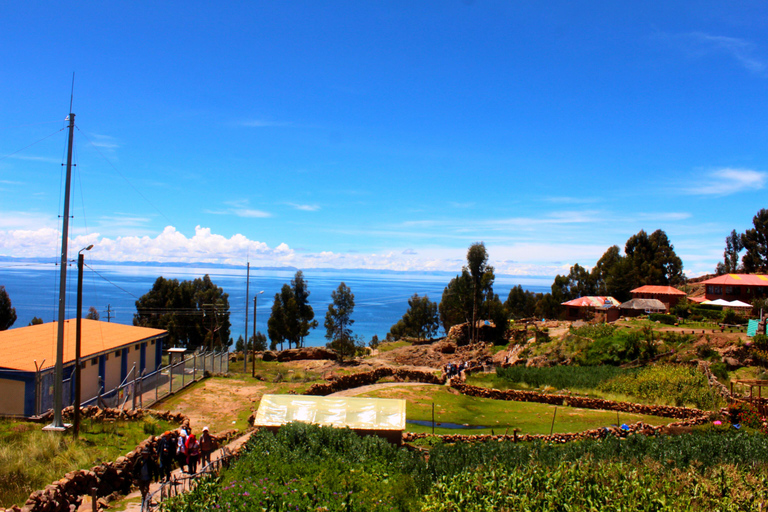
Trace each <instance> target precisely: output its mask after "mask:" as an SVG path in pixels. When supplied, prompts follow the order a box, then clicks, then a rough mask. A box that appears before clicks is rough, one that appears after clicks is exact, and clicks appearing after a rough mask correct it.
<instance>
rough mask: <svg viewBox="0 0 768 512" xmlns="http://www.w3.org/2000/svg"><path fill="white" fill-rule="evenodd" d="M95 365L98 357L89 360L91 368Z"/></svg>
mask: <svg viewBox="0 0 768 512" xmlns="http://www.w3.org/2000/svg"><path fill="white" fill-rule="evenodd" d="M97 364H99V358H98V357H94V358H93V359H91V366H96V365H97Z"/></svg>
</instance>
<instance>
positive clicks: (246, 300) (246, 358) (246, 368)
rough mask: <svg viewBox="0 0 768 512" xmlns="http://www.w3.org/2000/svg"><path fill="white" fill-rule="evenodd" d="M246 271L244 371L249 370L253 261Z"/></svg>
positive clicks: (254, 325) (254, 324) (254, 323)
mask: <svg viewBox="0 0 768 512" xmlns="http://www.w3.org/2000/svg"><path fill="white" fill-rule="evenodd" d="M245 272H246V274H245V341H244V342H243V373H245V372H247V371H248V292H249V289H248V288H249V287H250V284H251V262H250V261H249V262H248V264H247V267H246V270H245ZM254 315H255V313H254ZM253 327H254V328H256V317H255V316H254V322H253ZM254 341H255V340H254Z"/></svg>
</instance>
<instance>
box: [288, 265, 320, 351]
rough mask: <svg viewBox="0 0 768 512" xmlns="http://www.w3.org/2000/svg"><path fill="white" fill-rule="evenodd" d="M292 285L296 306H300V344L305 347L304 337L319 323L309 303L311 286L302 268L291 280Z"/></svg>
mask: <svg viewBox="0 0 768 512" xmlns="http://www.w3.org/2000/svg"><path fill="white" fill-rule="evenodd" d="M291 287H292V288H293V296H294V298H295V299H296V307H297V308H298V321H299V340H300V346H302V347H303V346H304V338H306V337H307V336H308V335H309V331H310V330H311V329H314V328H315V327H317V325H318V323H317V320H315V311H314V310H313V309H312V306H310V305H309V288H308V287H307V282H306V281H305V280H304V272H302V271H301V270H298V271H296V275H295V276H294V277H293V280H292V281H291Z"/></svg>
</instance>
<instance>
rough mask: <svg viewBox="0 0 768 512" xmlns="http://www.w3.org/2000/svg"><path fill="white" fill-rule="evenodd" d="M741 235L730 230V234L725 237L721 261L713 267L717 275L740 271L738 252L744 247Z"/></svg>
mask: <svg viewBox="0 0 768 512" xmlns="http://www.w3.org/2000/svg"><path fill="white" fill-rule="evenodd" d="M742 236H743V235H740V234H739V233H737V232H736V230H735V229H734V230H732V231H731V234H730V235H728V236H727V237H725V250H724V251H723V261H722V263H718V264H717V267H716V268H715V273H716V274H717V275H723V274H733V273H735V272H739V271H741V265H740V264H739V253H740V252H741V250H742V249H744V242H743V240H742Z"/></svg>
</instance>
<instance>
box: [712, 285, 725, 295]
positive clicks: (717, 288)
mask: <svg viewBox="0 0 768 512" xmlns="http://www.w3.org/2000/svg"><path fill="white" fill-rule="evenodd" d="M712 293H714V294H715V295H720V294H722V293H723V289H722V288H721V287H720V286H713V287H712Z"/></svg>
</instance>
